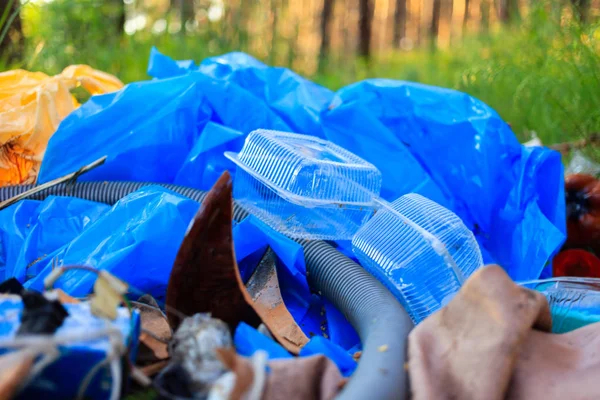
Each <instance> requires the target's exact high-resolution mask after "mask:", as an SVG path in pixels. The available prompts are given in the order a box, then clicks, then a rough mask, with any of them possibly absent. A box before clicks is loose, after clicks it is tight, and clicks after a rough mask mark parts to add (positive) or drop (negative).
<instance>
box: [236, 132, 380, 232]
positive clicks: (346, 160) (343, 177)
mask: <svg viewBox="0 0 600 400" xmlns="http://www.w3.org/2000/svg"><path fill="white" fill-rule="evenodd" d="M225 156H226V157H228V158H229V159H230V160H232V161H233V162H234V163H235V164H236V165H237V166H238V168H237V171H236V176H235V182H234V185H233V195H234V198H235V199H236V201H237V202H238V204H239V205H241V206H242V207H244V208H245V209H247V210H248V211H249V212H251V213H252V214H254V215H256V216H258V217H259V218H260V219H261V220H263V221H264V222H266V223H267V224H268V225H270V226H271V227H272V228H274V229H276V230H278V231H280V232H282V233H284V234H286V235H288V236H290V237H293V238H308V239H327V240H344V239H347V240H349V239H351V238H352V236H353V235H354V234H355V233H356V231H357V230H358V228H359V227H360V226H361V225H362V224H363V223H364V222H366V221H367V220H368V218H369V217H370V216H371V215H372V214H373V210H374V203H373V198H375V197H378V196H379V191H380V190H381V173H380V172H379V170H378V169H377V168H376V167H375V166H373V165H372V164H370V163H368V162H366V161H364V160H363V159H361V158H359V157H357V156H356V155H354V154H352V153H350V152H349V151H347V150H344V149H343V148H341V147H339V146H337V145H335V144H333V143H331V142H328V141H326V140H322V139H319V138H316V137H313V136H308V135H300V134H295V133H285V132H277V131H267V130H257V131H254V132H251V133H250V134H249V135H248V137H247V138H246V142H245V144H244V147H243V148H242V151H240V152H239V153H238V154H236V153H231V152H227V153H225Z"/></svg>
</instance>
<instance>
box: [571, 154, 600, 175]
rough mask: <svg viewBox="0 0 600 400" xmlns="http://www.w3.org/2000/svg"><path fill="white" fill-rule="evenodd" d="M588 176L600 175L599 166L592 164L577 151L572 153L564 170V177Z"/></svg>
mask: <svg viewBox="0 0 600 400" xmlns="http://www.w3.org/2000/svg"><path fill="white" fill-rule="evenodd" d="M571 174H588V175H593V176H598V175H600V164H598V163H595V162H593V161H592V160H590V159H589V158H587V157H586V156H584V155H583V153H582V152H581V151H579V150H576V151H574V152H573V157H572V158H571V161H570V162H569V165H567V168H566V169H565V175H571Z"/></svg>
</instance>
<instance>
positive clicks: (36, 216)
mask: <svg viewBox="0 0 600 400" xmlns="http://www.w3.org/2000/svg"><path fill="white" fill-rule="evenodd" d="M109 209H110V207H109V206H107V205H105V204H99V203H94V202H91V201H86V200H81V199H76V198H67V197H54V196H50V197H48V198H46V200H44V201H34V200H24V201H21V202H20V203H19V204H15V205H13V206H11V207H9V208H7V209H5V210H2V211H0V275H1V274H2V273H4V274H5V275H6V278H10V277H16V278H18V279H19V280H20V281H21V282H24V281H25V280H26V279H27V276H28V275H29V276H30V277H31V276H35V275H37V274H38V272H39V271H41V269H42V268H43V266H42V265H40V261H41V260H43V259H44V258H45V257H46V256H47V255H48V254H52V253H53V252H54V251H56V250H57V249H59V248H60V247H61V246H63V245H64V244H66V243H67V242H69V241H70V240H72V239H74V238H75V237H77V236H78V235H79V234H81V232H82V231H83V230H84V229H85V228H86V227H88V226H90V225H91V224H92V223H94V222H95V221H96V220H97V219H98V218H99V217H100V216H102V214H104V213H105V212H106V211H108V210H109ZM2 254H4V255H5V256H4V259H3V257H2V256H1V255H2ZM73 264H79V265H81V263H73ZM44 266H45V265H44ZM2 276H3V277H4V275H2ZM38 289H39V290H41V289H42V288H41V287H40V288H38Z"/></svg>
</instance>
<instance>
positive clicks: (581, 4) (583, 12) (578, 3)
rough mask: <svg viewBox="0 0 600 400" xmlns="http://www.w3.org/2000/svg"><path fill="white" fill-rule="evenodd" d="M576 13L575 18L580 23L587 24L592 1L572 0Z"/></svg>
mask: <svg viewBox="0 0 600 400" xmlns="http://www.w3.org/2000/svg"><path fill="white" fill-rule="evenodd" d="M571 3H573V8H574V11H575V16H576V17H577V19H579V21H580V22H586V21H587V19H588V13H589V10H590V0H571Z"/></svg>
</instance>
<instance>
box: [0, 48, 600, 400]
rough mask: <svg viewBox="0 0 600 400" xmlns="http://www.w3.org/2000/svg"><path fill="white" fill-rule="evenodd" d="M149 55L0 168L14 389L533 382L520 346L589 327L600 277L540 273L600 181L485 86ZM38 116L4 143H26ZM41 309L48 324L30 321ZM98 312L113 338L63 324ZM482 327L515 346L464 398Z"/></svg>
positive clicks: (456, 388) (501, 387)
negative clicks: (503, 113)
mask: <svg viewBox="0 0 600 400" xmlns="http://www.w3.org/2000/svg"><path fill="white" fill-rule="evenodd" d="M11 73H12V72H9V73H4V75H5V76H9V74H11ZM148 73H149V75H151V76H152V77H153V78H154V79H151V80H148V81H143V82H135V83H131V84H129V85H126V86H125V87H123V88H122V89H121V88H120V87H119V85H118V84H116V83H115V86H110V85H108V83H107V84H106V85H105V86H103V88H102V90H101V92H110V93H106V94H101V95H95V96H92V97H91V98H90V99H89V100H88V101H87V102H85V103H84V104H82V105H81V106H79V107H78V108H76V109H74V108H72V109H69V112H66V113H63V114H60V118H58V119H55V120H56V121H60V120H62V122H60V124H58V123H56V124H55V125H52V126H49V127H48V129H47V130H46V131H44V132H45V133H44V136H43V138H42V137H41V136H38V137H36V138H37V139H35V140H37V142H36V143H37V145H36V146H37V147H35V152H34V153H35V155H34V156H30V155H27V157H29V158H27V159H28V160H38V159H41V156H42V155H43V162H42V163H41V166H40V167H39V168H38V167H37V166H36V165H34V164H32V166H31V167H30V168H29V169H28V170H27V173H26V174H24V175H23V174H21V173H20V174H19V179H18V180H17V181H15V180H6V181H1V183H0V184H4V185H11V186H5V187H4V188H2V187H0V277H3V278H4V280H5V281H6V282H5V283H6V284H7V285H8V286H9V287H12V286H14V285H16V286H17V287H18V289H10V290H8V289H4V288H3V286H4V285H3V286H0V293H6V294H5V295H2V296H3V297H0V300H1V301H6V302H7V306H6V308H5V309H4V310H3V309H2V308H1V307H0V315H2V316H3V317H4V320H5V323H6V324H7V326H6V329H5V330H3V332H6V336H5V337H6V339H5V341H4V342H2V343H0V349H5V351H8V349H13V348H17V349H19V352H20V353H22V354H24V355H26V357H25V356H24V357H22V358H20V359H18V360H17V361H15V360H16V359H10V360H9V361H10V362H11V363H13V364H11V365H22V366H23V369H22V373H21V375H19V376H18V377H15V378H14V380H13V381H12V386H11V388H12V393H19V396H28V395H29V393H36V394H37V393H42V392H44V393H45V394H44V396H45V397H56V398H64V397H78V396H79V397H80V398H81V397H82V396H84V395H85V396H86V397H91V398H107V397H109V396H110V397H111V398H118V397H119V396H121V395H125V393H130V392H138V391H142V393H146V392H145V391H148V390H151V391H152V392H154V393H158V395H159V396H161V397H163V398H209V399H228V398H232V399H237V398H242V397H243V396H245V398H250V399H260V398H262V399H275V398H283V396H284V395H285V397H287V398H314V399H329V398H332V397H335V396H341V397H344V396H346V397H352V398H365V397H367V396H371V397H374V398H405V397H406V396H408V387H409V384H408V383H409V381H410V386H411V390H412V396H413V397H414V398H424V399H425V398H437V397H440V396H441V393H442V392H444V391H451V392H452V393H454V395H455V397H459V398H462V397H482V396H483V397H485V396H486V395H485V393H499V395H498V396H499V398H501V397H502V394H503V393H511V396H513V397H512V398H527V396H529V398H537V397H539V396H538V395H541V394H542V392H543V390H545V389H544V388H539V389H536V388H535V386H537V384H535V382H537V381H536V380H535V379H534V378H531V376H532V375H531V374H530V373H529V372H528V371H530V370H532V369H534V368H537V373H538V375H536V376H542V375H540V374H541V373H542V372H543V371H545V370H544V369H543V368H541V369H540V363H539V362H537V361H539V360H537V361H536V358H535V357H536V354H537V353H535V352H533V350H531V351H532V352H533V353H531V354H533V355H532V356H531V357H528V356H526V355H524V356H522V358H519V357H521V356H520V354H521V353H522V351H525V350H522V349H530V346H528V345H527V343H529V341H536V340H538V339H539V342H538V343H542V342H544V341H547V342H552V341H554V340H555V338H554V337H555V336H556V333H562V332H571V331H573V332H572V333H569V334H568V335H572V336H573V337H575V336H576V337H577V338H576V339H577V340H579V342H577V340H576V341H575V342H573V343H582V346H583V345H585V346H587V345H588V344H589V343H591V341H589V343H588V341H586V340H583V339H581V337H582V336H581V335H583V334H582V333H580V330H579V329H578V328H581V327H583V328H581V329H588V330H590V332H592V331H593V330H594V329H595V331H596V332H597V331H598V328H597V327H596V325H591V324H593V323H594V322H597V321H599V320H600V295H598V293H600V292H599V291H598V290H599V289H600V282H595V281H593V280H576V279H575V280H573V279H570V278H553V279H546V278H551V277H552V275H553V274H554V275H555V276H558V275H573V274H569V273H558V272H557V271H559V269H560V268H561V266H562V265H563V263H559V264H556V263H555V265H553V264H552V263H553V260H554V256H555V255H556V254H557V253H559V251H560V250H561V249H563V244H564V242H565V239H566V236H567V223H566V221H567V214H568V215H569V216H570V217H571V218H570V219H569V221H570V223H569V227H568V233H569V238H570V239H571V238H575V237H576V236H577V235H576V234H574V233H572V232H574V228H573V221H574V219H573V218H575V217H572V215H574V214H573V212H575V211H574V210H575V208H577V207H578V208H577V210H576V211H577V213H578V214H577V217H579V216H580V215H582V212H584V211H585V214H586V215H587V214H590V213H588V211H589V206H590V204H589V202H588V199H589V198H591V197H590V196H588V195H584V196H583V197H582V196H579V197H577V196H575V194H573V193H572V192H573V190H571V189H570V188H571V186H569V185H573V184H572V183H570V181H569V180H568V179H567V189H566V190H567V195H566V201H567V203H568V204H567V203H566V202H565V184H564V176H563V166H562V162H561V157H560V154H559V153H557V152H555V151H552V150H550V149H547V148H544V147H541V146H523V145H521V144H520V143H519V142H518V141H517V139H516V138H515V136H514V134H513V133H512V132H511V130H510V128H509V126H508V125H507V124H506V123H505V122H503V121H502V120H501V118H500V117H499V116H498V115H497V114H496V113H495V112H494V111H493V110H492V109H490V108H489V107H488V106H487V105H485V104H483V103H482V102H480V101H478V100H476V99H474V98H472V97H470V96H468V95H466V94H464V93H460V92H457V91H454V90H449V89H441V88H436V87H431V86H426V85H420V84H415V83H409V82H398V81H391V80H381V79H375V80H367V81H363V82H359V83H356V84H353V85H350V86H348V87H345V88H343V89H341V90H340V91H338V92H337V93H334V92H331V91H330V90H328V89H326V88H323V87H321V86H318V85H317V84H315V83H313V82H310V81H308V80H306V79H305V78H302V77H301V76H299V75H297V74H295V73H294V72H292V71H290V70H288V69H285V68H278V67H269V66H267V65H265V64H263V63H261V62H259V61H257V60H256V59H254V58H252V57H250V56H248V55H246V54H243V53H230V54H226V55H223V56H220V57H214V58H209V59H206V60H204V61H203V62H202V63H200V65H196V64H195V63H194V62H192V61H174V60H172V59H170V58H168V57H167V56H164V55H162V54H160V53H159V52H158V51H157V50H156V49H153V50H152V53H151V57H150V63H149V67H148ZM19 74H26V73H25V72H19ZM65 74H66V72H63V74H62V75H61V78H57V79H58V81H59V82H62V80H61V79H64V76H66V75H65ZM98 74H99V73H98V72H96V76H99V75H98ZM23 76H25V75H23ZM101 76H102V77H104V75H101ZM2 79H3V74H0V84H1V83H2ZM52 79H55V78H52ZM90 79H92V78H90ZM106 79H108V78H106ZM108 81H110V80H108ZM108 81H107V82H108ZM84 82H88V83H89V80H87V81H86V80H85V79H81V81H80V83H81V84H82V85H84V86H85V84H84ZM111 82H112V81H111ZM105 83H106V82H105ZM98 87H99V86H98ZM69 88H71V87H70V86H67V87H66V89H69ZM3 89H4V88H0V94H1V93H4V92H3ZM32 90H33V89H32ZM115 90H117V91H115ZM90 91H91V92H92V93H94V94H96V93H99V91H94V90H90ZM34 92H35V93H38V95H39V96H42V95H41V94H40V93H42V92H43V90H41V89H35V90H34V91H33V92H32V93H34ZM67 94H68V90H67ZM68 96H71V95H70V94H68ZM42 97H43V96H42ZM68 98H69V101H72V100H73V99H72V98H71V97H68ZM1 100H2V98H1V97H0V101H1ZM0 107H2V106H1V105H0ZM37 107H38V108H39V107H43V105H38V106H37ZM0 110H1V109H0ZM1 116H2V114H0V118H1ZM23 135H24V134H13V135H10V136H2V135H1V134H0V144H2V146H4V147H6V148H15V147H14V146H13V144H15V143H17V141H18V140H25V142H24V143H25V144H26V145H25V147H26V148H27V149H33V147H31V146H30V147H27V146H29V144H30V143H32V142H31V141H28V140H30V139H29V138H28V137H25V136H23ZM11 146H13V147H11ZM15 146H17V145H15ZM19 146H21V145H20V144H19ZM19 148H20V147H19ZM28 154H29V153H28ZM36 157H37V158H36ZM19 165H20V164H18V163H12V164H11V163H7V164H3V166H2V165H0V167H4V168H5V169H6V170H7V171H9V175H10V174H11V173H12V172H14V171H20V169H19V168H20V167H19ZM11 176H12V175H11ZM34 180H35V185H31V184H29V185H28V184H27V183H32V182H33V181H34ZM580 180H581V179H580ZM584 180H585V179H584ZM578 182H579V181H578ZM16 183H19V184H21V185H16V186H15V185H14V184H16ZM591 184H592V181H589V180H585V182H583V183H577V185H579V186H577V188H578V190H584V191H589V192H590V193H591V192H594V193H595V191H594V190H595V187H594V188H592V187H591V186H590V185H591ZM598 187H600V185H598ZM586 193H587V192H586ZM569 196H571V197H569ZM573 196H575V197H577V198H575V197H573ZM574 201H575V203H577V202H579V203H577V204H579V206H575V205H573V204H574ZM582 204H583V205H585V207H583V206H582ZM586 221H587V220H586ZM582 223H583V222H582ZM578 227H580V226H579V225H578ZM599 232H600V229H599ZM579 236H582V237H583V236H585V234H581V235H579ZM567 243H568V242H567ZM563 253H564V252H563ZM563 253H560V254H563ZM556 260H559V259H558V257H557V258H556ZM559 261H560V260H559ZM487 264H498V265H501V266H502V268H503V269H500V268H498V267H484V265H487ZM593 268H596V267H593ZM597 271H598V273H599V274H600V269H597ZM598 277H600V275H599V276H598ZM0 281H1V279H0ZM513 281H516V282H520V284H515V283H514V282H513ZM8 283H10V284H8ZM21 285H22V286H21ZM11 290H12V291H11ZM31 296H33V298H35V299H37V300H36V301H35V302H34V301H32V300H28V299H30V297H31ZM4 298H5V300H2V299H4ZM67 300H68V301H69V302H72V303H73V304H65V303H66V301H67ZM475 300H477V301H475ZM34 303H35V304H34ZM0 304H1V303H0ZM9 304H10V306H9ZM28 304H29V305H28ZM31 304H33V305H34V306H35V307H43V311H42V312H43V313H44V315H46V316H47V317H48V318H49V319H50V320H51V321H53V323H54V325H53V329H52V330H44V331H40V330H38V331H27V332H21V331H22V330H23V329H25V328H22V327H24V326H25V327H26V326H27V324H28V321H29V320H30V318H31V317H29V318H28V313H29V312H31V311H30V310H29V308H30V307H32V305H31ZM50 305H51V306H50ZM51 307H52V308H51ZM486 307H488V308H486ZM57 310H58V311H57ZM515 310H525V311H523V312H517V311H515ZM494 313H499V314H494ZM80 314H81V315H80ZM492 314H493V315H500V316H501V317H502V318H500V319H497V320H494V321H488V319H489V318H490V317H489V316H490V315H492ZM525 314H527V315H525ZM550 315H552V320H553V322H549V320H550ZM8 316H10V318H9V317H8ZM74 316H78V317H77V318H75V317H74ZM445 316H449V317H448V318H450V320H447V319H446V317H445ZM73 318H75V319H76V320H77V321H76V322H77V323H79V325H77V326H75V325H74V324H75V322H73V323H70V322H69V321H70V320H71V319H73ZM486 318H487V319H486ZM88 320H89V321H93V322H85V321H88ZM448 321H450V323H448ZM482 321H483V322H482ZM479 324H483V325H485V329H483V330H478V329H474V330H469V332H465V331H464V327H467V326H469V327H472V326H476V325H477V326H479ZM86 325H89V326H94V327H95V326H96V325H97V326H98V330H99V332H103V334H104V336H102V334H101V333H98V334H95V333H94V332H95V330H94V329H95V328H94V329H89V330H88V331H86V332H85V334H84V333H83V332H81V335H79V336H78V335H76V334H75V333H72V332H71V330H73V331H77V332H78V330H77V329H79V331H80V330H81V327H82V326H86ZM588 325H590V326H588ZM413 326H416V328H415V329H414V330H412V332H411V329H412V328H413ZM78 327H79V328H78ZM499 327H502V329H500V328H499ZM117 331H118V332H119V335H116V334H115V335H114V336H111V334H112V333H113V332H117ZM107 332H108V333H107ZM550 332H554V333H550ZM22 334H35V335H41V336H39V337H38V336H36V337H35V338H33V337H32V342H28V340H29V339H28V338H27V337H24V338H23V340H22V341H21V340H20V339H19V338H20V335H22ZM86 335H89V336H86ZM540 335H542V336H540ZM543 335H547V336H543ZM588 335H589V333H588ZM515 337H519V338H520V339H519V340H518V341H515V340H514V338H515ZM586 337H589V336H586ZM431 338H435V343H434V342H431ZM540 338H541V339H540ZM34 339H35V340H34ZM117 339H118V340H117ZM580 339H581V340H580ZM453 340H458V341H460V342H461V343H464V347H462V345H461V346H458V348H457V347H455V346H452V345H451V344H452V343H453V342H452V341H453ZM561 340H562V339H561ZM565 340H567V339H565ZM489 341H493V343H499V346H509V347H510V348H512V349H514V352H511V353H510V357H509V355H503V356H502V357H504V358H502V359H501V360H500V359H498V362H494V363H492V364H490V365H494V366H496V367H498V369H497V370H496V373H497V375H494V376H495V377H496V378H498V379H496V380H486V379H481V380H479V382H480V384H481V386H480V387H477V388H473V391H472V392H469V393H465V392H463V390H466V389H465V387H466V386H465V382H466V381H467V380H469V379H470V378H469V376H470V375H469V374H470V372H469V373H465V374H462V373H460V372H459V371H463V372H464V371H473V372H474V371H476V370H479V371H484V370H487V369H489V367H488V366H481V365H478V362H479V361H478V360H486V362H487V361H489V360H490V358H489V357H500V356H499V355H498V354H496V353H495V352H494V349H495V347H494V346H492V347H490V346H487V347H486V344H485V343H490V342H489ZM34 342H35V343H36V346H37V343H39V346H37V347H35V346H34V347H32V348H30V346H29V344H30V343H34ZM9 343H14V345H13V344H9ZM69 346H75V347H76V348H77V349H78V351H79V352H80V353H78V352H72V351H70V347H69ZM447 346H450V347H447ZM575 347H577V346H575ZM575 347H573V348H572V349H571V350H570V351H571V352H572V353H573V354H575V353H577V354H583V353H581V352H582V351H583V350H582V349H581V348H580V347H577V348H575ZM450 348H451V350H452V351H448V349H450ZM503 348H506V347H503ZM469 349H481V352H480V353H478V354H479V355H478V356H477V357H473V352H472V351H471V350H469ZM536 349H540V350H541V349H542V347H541V345H539V346H537V347H536ZM527 351H530V350H527ZM36 352H37V353H36ZM44 352H45V353H44ZM486 352H487V353H486ZM483 353H486V355H485V356H483V357H482V355H483ZM534 353H535V354H534ZM7 354H8V355H7V356H13V355H14V354H15V352H8V353H7ZM40 354H41V355H42V356H40ZM7 356H5V357H7ZM51 357H53V358H51ZM511 357H512V358H511ZM586 357H589V365H594V366H595V367H594V368H597V366H598V365H600V360H598V359H597V357H596V356H594V355H589V356H586ZM595 357H596V358H595ZM80 359H81V360H80ZM115 360H116V361H115ZM434 360H435V361H434ZM532 360H533V361H532ZM17 362H18V363H19V364H16V363H17ZM73 362H77V363H78V364H79V365H81V367H80V368H79V371H78V372H80V373H81V375H82V376H80V377H79V376H69V377H68V378H67V376H66V375H65V374H62V373H61V365H63V364H62V363H65V364H64V365H65V368H66V367H68V365H71V363H73ZM405 362H407V363H408V364H407V365H408V367H409V368H408V373H407V370H406V368H405ZM117 363H118V364H119V367H118V368H119V369H118V370H117V369H116V368H117V367H115V365H116V364H117ZM573 368H575V367H573ZM123 371H127V372H128V373H126V374H123V373H122V372H123ZM555 372H556V371H555ZM563 372H564V371H563ZM117 373H118V377H117ZM490 373H491V372H490ZM569 373H572V374H573V376H575V372H574V371H570V372H569ZM291 376H294V378H293V379H291V378H290V377H291ZM491 376H492V375H491ZM545 376H546V375H545ZM547 376H552V375H547ZM547 376H546V377H547ZM33 377H36V378H35V379H32V378H33ZM0 378H1V377H0ZM511 379H512V380H511ZM540 379H542V378H540ZM544 379H547V378H544ZM67 380H68V382H67ZM107 382H108V383H107ZM367 382H368V383H367ZM430 382H446V383H447V385H446V384H444V386H439V387H438V386H435V385H434V386H432V385H430ZM511 382H513V383H511ZM515 382H516V383H515ZM2 384H3V383H2V379H0V388H1V386H2ZM486 385H487V386H486ZM509 385H510V387H509ZM580 386H581V388H582V390H584V388H585V390H590V391H591V392H593V391H592V390H596V389H597V388H595V387H594V385H587V386H586V385H583V384H582V385H580ZM106 388H108V390H106ZM544 393H545V392H544ZM525 394H527V396H525ZM520 396H521V397H520ZM523 396H525V397H523ZM442 397H443V396H442ZM492 397H494V396H492Z"/></svg>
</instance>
